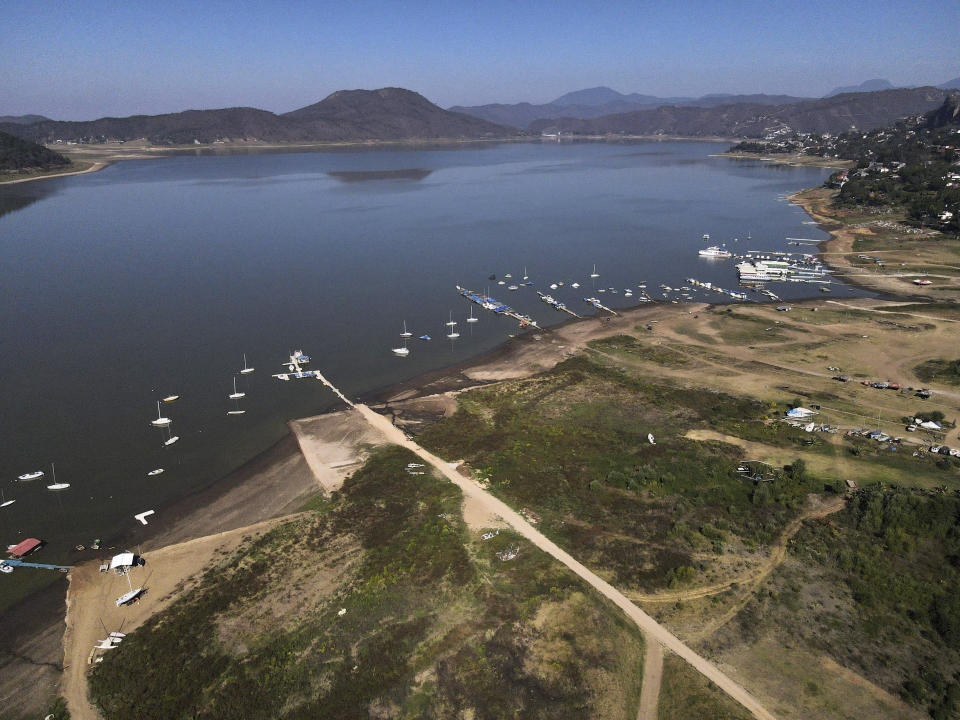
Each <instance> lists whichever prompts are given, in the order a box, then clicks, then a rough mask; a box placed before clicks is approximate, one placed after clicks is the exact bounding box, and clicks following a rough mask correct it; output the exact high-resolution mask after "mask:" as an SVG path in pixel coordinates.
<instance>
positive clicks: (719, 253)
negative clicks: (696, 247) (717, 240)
mask: <svg viewBox="0 0 960 720" xmlns="http://www.w3.org/2000/svg"><path fill="white" fill-rule="evenodd" d="M699 254H700V256H701V257H709V258H728V257H733V253H732V252H730V251H729V250H724V249H723V248H722V247H718V246H716V245H711V246H710V247H708V248H703V250H701V251H700V253H699Z"/></svg>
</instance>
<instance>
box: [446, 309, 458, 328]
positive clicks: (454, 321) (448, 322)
mask: <svg viewBox="0 0 960 720" xmlns="http://www.w3.org/2000/svg"><path fill="white" fill-rule="evenodd" d="M456 324H457V321H456V320H454V319H453V310H451V311H450V320H448V321H447V323H446V325H447V326H449V327H453V326H454V325H456Z"/></svg>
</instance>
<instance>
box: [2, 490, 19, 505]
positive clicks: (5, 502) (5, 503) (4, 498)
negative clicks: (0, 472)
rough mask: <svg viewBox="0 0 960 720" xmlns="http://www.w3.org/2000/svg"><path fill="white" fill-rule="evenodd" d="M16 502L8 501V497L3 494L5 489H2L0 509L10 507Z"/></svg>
mask: <svg viewBox="0 0 960 720" xmlns="http://www.w3.org/2000/svg"><path fill="white" fill-rule="evenodd" d="M15 502H16V500H7V495H6V493H5V492H3V488H0V508H5V507H10V506H11V505H13V504H14V503H15Z"/></svg>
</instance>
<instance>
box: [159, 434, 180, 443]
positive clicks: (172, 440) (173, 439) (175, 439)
mask: <svg viewBox="0 0 960 720" xmlns="http://www.w3.org/2000/svg"><path fill="white" fill-rule="evenodd" d="M179 439H180V436H179V435H171V436H170V437H169V438H167V439H166V440H164V441H163V444H164V445H173V444H174V443H175V442H176V441H177V440H179Z"/></svg>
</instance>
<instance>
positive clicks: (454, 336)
mask: <svg viewBox="0 0 960 720" xmlns="http://www.w3.org/2000/svg"><path fill="white" fill-rule="evenodd" d="M447 327H449V328H450V332H448V333H447V337H448V338H449V339H450V340H456V339H457V338H458V337H460V333H458V332H457V321H456V320H454V319H453V310H451V311H450V320H449V322H447Z"/></svg>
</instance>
